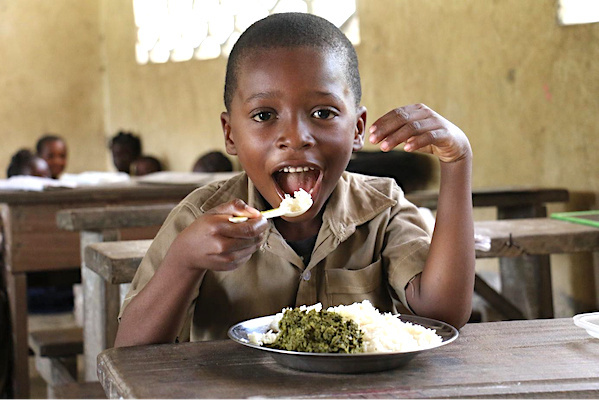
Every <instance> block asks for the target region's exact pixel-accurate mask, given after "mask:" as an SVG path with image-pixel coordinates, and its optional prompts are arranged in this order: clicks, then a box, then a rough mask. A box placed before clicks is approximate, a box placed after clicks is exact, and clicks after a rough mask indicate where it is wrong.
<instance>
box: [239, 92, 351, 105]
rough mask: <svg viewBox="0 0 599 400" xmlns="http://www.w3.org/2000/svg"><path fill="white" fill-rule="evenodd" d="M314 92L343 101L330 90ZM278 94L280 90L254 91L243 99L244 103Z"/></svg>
mask: <svg viewBox="0 0 599 400" xmlns="http://www.w3.org/2000/svg"><path fill="white" fill-rule="evenodd" d="M315 93H316V94H317V95H318V96H323V97H332V98H333V99H334V100H335V101H338V102H343V100H342V99H341V97H339V96H337V95H336V94H335V93H332V92H324V91H316V92H315ZM280 94H281V92H280V91H278V90H274V91H271V92H259V93H254V94H253V95H251V96H249V97H248V98H247V99H245V101H244V103H246V104H247V103H249V102H251V101H252V100H261V99H273V98H275V97H277V96H278V95H280Z"/></svg>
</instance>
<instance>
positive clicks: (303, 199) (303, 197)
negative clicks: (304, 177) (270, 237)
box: [279, 189, 312, 213]
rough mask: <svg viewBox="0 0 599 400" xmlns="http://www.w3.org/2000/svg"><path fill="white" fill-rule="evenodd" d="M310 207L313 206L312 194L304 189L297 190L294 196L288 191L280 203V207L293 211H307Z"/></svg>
mask: <svg viewBox="0 0 599 400" xmlns="http://www.w3.org/2000/svg"><path fill="white" fill-rule="evenodd" d="M310 207H312V196H311V195H310V193H308V192H306V191H305V190H304V189H300V190H296V191H295V192H294V193H293V197H291V196H290V195H289V194H287V193H286V194H285V198H284V199H283V200H282V201H281V204H280V205H279V208H285V209H287V210H288V211H289V212H292V213H296V212H305V211H306V210H308V209H309V208H310Z"/></svg>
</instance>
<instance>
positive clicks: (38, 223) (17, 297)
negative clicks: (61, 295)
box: [0, 182, 198, 398]
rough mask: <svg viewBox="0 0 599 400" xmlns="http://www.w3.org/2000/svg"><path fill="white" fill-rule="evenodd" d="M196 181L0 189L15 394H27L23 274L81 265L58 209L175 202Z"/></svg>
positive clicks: (76, 243) (76, 242)
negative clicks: (40, 189)
mask: <svg viewBox="0 0 599 400" xmlns="http://www.w3.org/2000/svg"><path fill="white" fill-rule="evenodd" d="M197 186H198V185H196V184H185V185H165V184H162V185H160V184H139V183H136V182H129V183H123V184H113V185H102V186H95V187H85V188H77V189H56V190H48V191H44V192H20V191H0V217H1V226H2V228H3V236H4V240H3V248H2V258H3V264H4V268H3V273H4V275H5V281H6V285H7V292H8V296H9V301H10V315H11V324H12V341H13V354H14V363H13V389H14V391H13V394H14V396H15V397H17V398H27V397H29V367H28V345H27V333H28V329H27V274H28V273H31V272H37V271H65V270H69V269H70V270H73V269H79V268H80V265H81V254H80V249H79V235H78V233H77V232H67V231H63V230H60V229H59V228H58V227H57V225H56V213H57V212H58V211H59V210H61V209H65V208H76V207H93V206H101V205H110V204H125V205H126V204H129V205H133V204H156V203H172V202H178V201H180V200H181V199H182V198H183V197H185V196H186V195H187V194H188V193H189V192H190V191H192V190H193V189H194V188H196V187H197ZM154 233H155V232H154ZM137 234H138V232H130V233H127V232H124V234H123V238H136V237H137V238H150V237H153V234H152V235H149V236H139V235H137ZM132 235H133V236H132ZM136 235H137V236H136Z"/></svg>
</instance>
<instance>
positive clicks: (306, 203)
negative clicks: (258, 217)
mask: <svg viewBox="0 0 599 400" xmlns="http://www.w3.org/2000/svg"><path fill="white" fill-rule="evenodd" d="M312 203H313V202H312V196H310V194H309V193H307V192H306V191H304V190H303V189H300V190H298V191H296V192H295V193H294V194H293V197H291V196H289V195H288V194H286V195H285V198H284V199H283V201H281V204H280V205H279V207H277V208H273V209H271V210H266V211H260V214H262V215H263V216H264V218H275V217H299V216H300V215H302V214H303V213H305V212H306V211H308V210H309V209H310V207H312ZM247 220H248V217H230V218H229V221H231V222H234V223H239V222H245V221H247Z"/></svg>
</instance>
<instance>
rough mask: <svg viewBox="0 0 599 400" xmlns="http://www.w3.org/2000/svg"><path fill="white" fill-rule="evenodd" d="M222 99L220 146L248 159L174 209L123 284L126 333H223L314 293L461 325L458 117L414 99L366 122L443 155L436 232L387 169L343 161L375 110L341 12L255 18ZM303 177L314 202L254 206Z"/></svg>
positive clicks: (239, 45) (379, 137)
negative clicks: (291, 212) (291, 207)
mask: <svg viewBox="0 0 599 400" xmlns="http://www.w3.org/2000/svg"><path fill="white" fill-rule="evenodd" d="M224 98H225V106H226V112H223V113H222V114H221V123H222V127H223V132H224V139H225V144H226V149H227V152H228V153H229V154H231V155H236V156H237V157H239V162H240V164H241V166H242V167H243V169H244V171H245V172H244V173H241V174H239V175H237V176H235V177H233V178H231V179H229V180H226V181H221V182H216V183H212V184H209V185H206V186H203V187H201V188H199V189H197V190H195V191H194V192H192V193H191V194H190V195H189V196H187V198H185V199H184V200H183V201H182V202H181V203H180V204H179V205H178V206H177V207H175V209H174V210H173V211H172V213H171V214H170V215H169V217H168V218H167V220H166V221H165V223H164V224H163V226H162V228H161V230H160V232H159V233H158V234H157V236H156V238H155V239H154V240H153V243H152V245H151V247H150V248H149V250H148V252H147V254H146V256H145V257H144V259H143V261H142V263H141V264H140V267H139V269H138V270H137V274H136V275H135V278H134V279H133V282H132V285H131V290H130V292H129V293H128V294H127V296H126V298H125V302H124V304H123V307H122V309H121V314H120V317H121V319H120V325H119V329H118V333H117V338H116V343H115V345H116V346H131V345H137V344H147V343H165V342H175V341H177V340H178V341H183V340H192V341H197V340H209V339H217V338H219V339H222V338H226V337H227V330H228V328H229V327H231V326H232V325H233V324H235V323H238V322H240V321H243V320H247V319H250V318H254V317H258V316H263V315H271V314H275V313H277V312H280V311H281V309H282V308H283V307H293V306H299V305H303V304H305V305H311V304H314V303H317V302H321V303H322V306H323V308H327V307H329V306H332V305H338V304H351V303H353V302H356V301H362V300H365V299H368V300H370V301H371V302H372V304H373V305H374V306H375V307H377V308H378V309H379V310H381V311H383V312H388V311H391V312H392V311H397V310H398V309H400V308H401V309H403V310H405V311H406V312H407V311H408V310H409V311H411V312H413V313H415V314H418V315H421V316H425V317H428V318H434V319H439V320H443V321H446V322H448V323H450V324H452V325H454V326H456V327H458V328H459V327H461V326H463V325H464V324H465V323H466V321H467V320H468V318H469V316H470V313H471V309H472V294H473V290H474V263H475V258H474V227H473V221H472V198H471V183H470V175H471V164H472V151H471V148H470V144H469V141H468V138H467V137H466V135H465V134H464V133H463V132H462V131H461V130H460V129H459V128H458V127H457V126H455V125H453V124H452V123H451V122H449V121H448V120H446V119H445V118H443V117H442V116H440V115H439V114H437V113H436V112H434V111H433V110H431V109H430V108H428V107H427V106H425V105H422V104H415V105H407V106H403V107H399V108H397V109H395V110H392V111H390V112H389V113H387V114H385V115H383V116H382V117H380V118H379V119H378V120H376V121H375V122H374V124H373V125H372V126H370V128H369V129H368V132H369V133H370V137H369V140H370V142H371V143H374V144H379V146H380V148H381V150H383V151H390V150H391V149H393V148H395V147H396V146H398V145H399V144H401V143H405V150H406V151H408V152H413V151H417V150H418V151H423V152H427V153H432V154H434V155H436V157H437V158H438V159H439V160H440V170H441V171H440V173H441V186H440V191H439V203H438V213H437V220H436V226H435V230H434V233H433V234H432V237H431V236H430V233H429V231H428V230H427V229H426V227H425V222H424V220H423V219H422V217H421V216H420V215H419V213H418V211H417V208H416V207H415V206H414V205H413V204H411V203H410V202H409V201H408V200H406V198H405V197H404V195H403V192H402V191H401V189H400V188H399V186H398V185H397V184H396V183H395V181H394V180H393V179H391V178H384V177H372V176H365V175H360V174H355V173H351V172H347V171H345V168H346V166H347V164H348V162H349V159H350V157H351V154H352V152H353V151H357V150H359V149H361V148H362V146H363V142H364V138H365V135H366V131H367V125H366V108H365V107H363V106H360V105H359V104H360V101H361V100H360V99H361V85H360V77H359V72H358V61H357V56H356V52H355V50H354V48H353V46H352V45H351V43H350V42H349V40H348V39H347V38H346V37H345V35H343V33H342V32H341V31H340V30H339V29H338V28H336V27H335V26H334V25H333V24H331V23H330V22H328V21H326V20H324V19H322V18H320V17H317V16H314V15H310V14H296V13H282V14H274V15H271V16H268V17H266V18H265V19H262V20H260V21H258V22H256V23H255V24H253V25H252V26H251V27H249V28H248V29H247V30H246V31H245V32H244V33H243V34H242V35H241V37H240V38H239V40H238V41H237V42H236V44H235V45H234V47H233V49H232V51H231V53H230V56H229V59H228V64H227V73H226V78H225V95H224ZM300 188H303V189H304V190H306V191H307V192H309V193H311V195H312V198H313V201H314V204H313V205H312V207H311V208H310V209H309V210H308V211H307V212H306V213H304V214H302V215H300V216H296V217H280V218H274V219H271V220H267V219H265V218H264V217H263V216H262V215H261V214H260V213H259V212H258V210H264V209H268V208H271V207H276V206H278V205H279V203H280V201H281V199H282V198H283V196H284V194H285V193H288V194H293V193H294V191H296V190H299V189H300ZM231 216H245V217H248V218H249V219H248V221H247V222H243V223H232V222H230V221H229V218H230V217H231Z"/></svg>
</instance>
